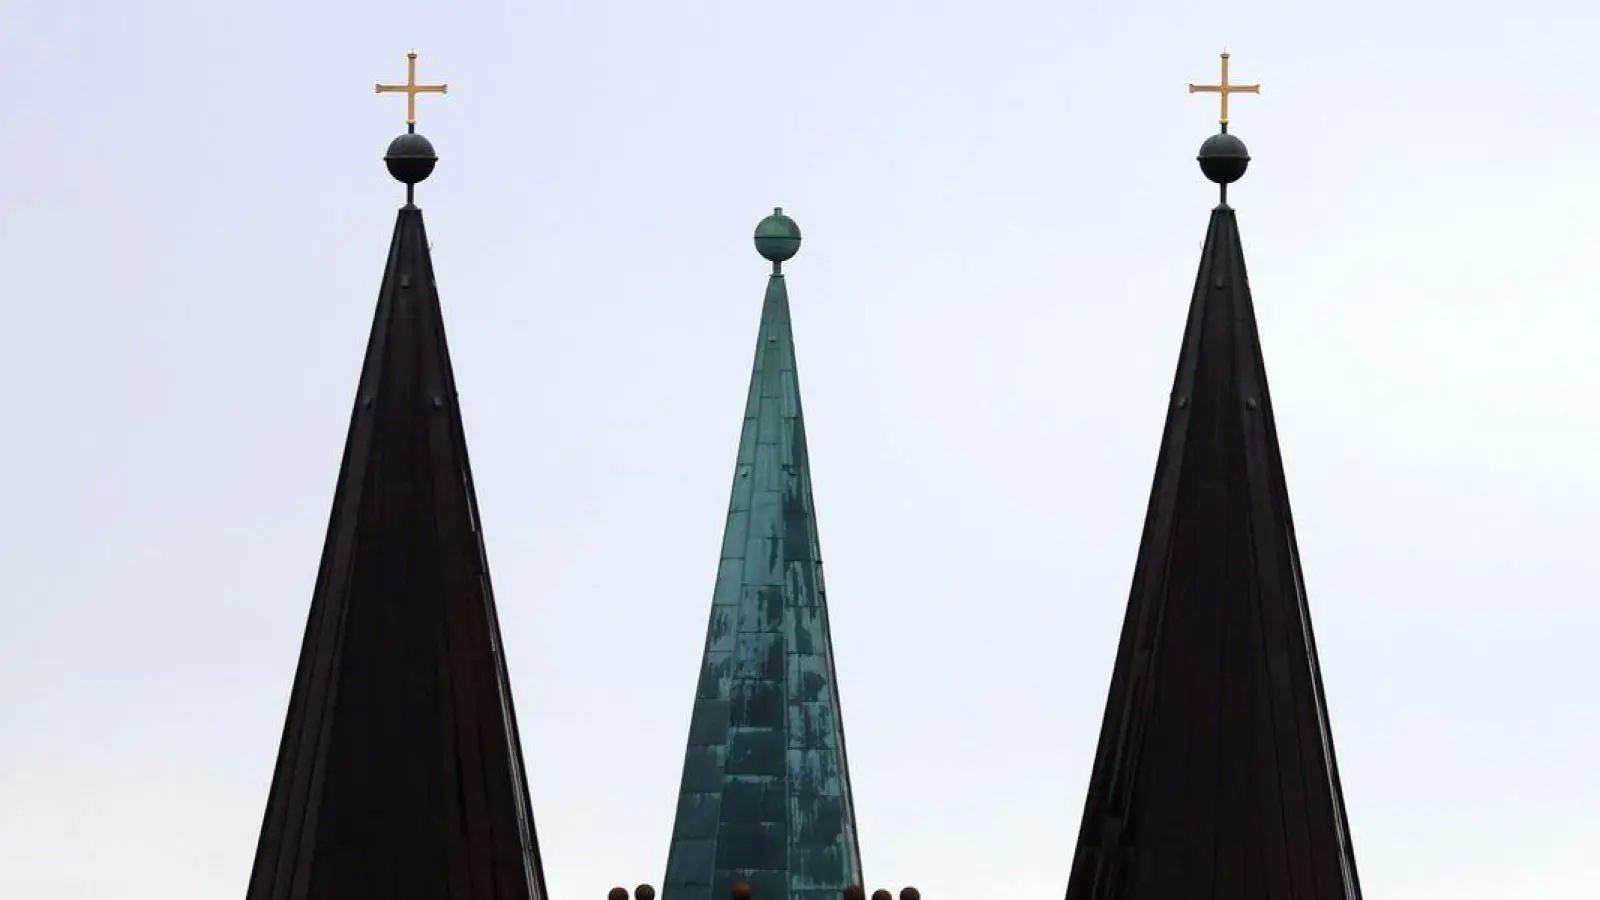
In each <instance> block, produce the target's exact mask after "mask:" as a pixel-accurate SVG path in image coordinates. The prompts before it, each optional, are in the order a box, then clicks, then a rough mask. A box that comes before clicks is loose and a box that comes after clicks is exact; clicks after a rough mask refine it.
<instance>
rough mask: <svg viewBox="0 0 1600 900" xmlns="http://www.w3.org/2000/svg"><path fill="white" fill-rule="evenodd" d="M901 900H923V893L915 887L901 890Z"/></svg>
mask: <svg viewBox="0 0 1600 900" xmlns="http://www.w3.org/2000/svg"><path fill="white" fill-rule="evenodd" d="M900 900H922V892H921V891H919V890H917V889H916V888H914V887H904V888H901V889H900Z"/></svg>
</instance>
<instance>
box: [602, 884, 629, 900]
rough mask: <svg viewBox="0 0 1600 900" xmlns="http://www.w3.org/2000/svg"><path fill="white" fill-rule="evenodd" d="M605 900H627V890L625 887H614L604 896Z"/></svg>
mask: <svg viewBox="0 0 1600 900" xmlns="http://www.w3.org/2000/svg"><path fill="white" fill-rule="evenodd" d="M606 900H628V889H627V888H625V887H614V888H612V889H611V891H610V893H608V894H606Z"/></svg>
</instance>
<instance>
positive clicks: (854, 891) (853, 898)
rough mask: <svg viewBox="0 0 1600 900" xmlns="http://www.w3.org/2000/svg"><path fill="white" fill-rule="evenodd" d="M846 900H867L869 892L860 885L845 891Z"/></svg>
mask: <svg viewBox="0 0 1600 900" xmlns="http://www.w3.org/2000/svg"><path fill="white" fill-rule="evenodd" d="M844 900H867V891H866V889H865V888H863V887H862V886H861V885H859V884H852V885H850V886H849V887H847V888H845V889H844Z"/></svg>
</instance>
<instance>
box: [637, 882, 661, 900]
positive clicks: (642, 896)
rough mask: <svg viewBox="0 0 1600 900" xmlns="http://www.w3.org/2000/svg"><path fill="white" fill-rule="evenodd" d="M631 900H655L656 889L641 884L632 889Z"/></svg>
mask: <svg viewBox="0 0 1600 900" xmlns="http://www.w3.org/2000/svg"><path fill="white" fill-rule="evenodd" d="M633 900H656V889H655V888H653V887H651V886H650V885H648V884H641V885H639V886H638V887H636V888H634V889H633Z"/></svg>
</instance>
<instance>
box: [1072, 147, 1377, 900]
mask: <svg viewBox="0 0 1600 900" xmlns="http://www.w3.org/2000/svg"><path fill="white" fill-rule="evenodd" d="M1202 161H1203V162H1204V161H1205V160H1204V159H1203V160H1202ZM1239 168H1240V172H1241V173H1242V166H1241V167H1239ZM1066 896H1067V900H1291V898H1292V900H1360V897H1361V888H1360V883H1359V881H1358V879H1357V875H1356V867H1355V854H1354V850H1353V848H1352V845H1351V840H1350V834H1349V829H1348V824H1347V821H1346V816H1345V809H1344V798H1343V791H1342V788H1341V785H1340V782H1339V774H1338V765H1337V762H1336V760H1335V757H1334V750H1333V739H1332V735H1331V731H1330V729H1329V724H1328V714H1327V708H1326V701H1325V698H1324V694H1323V688H1322V678H1321V673H1320V668H1319V666H1318V662H1317V653H1316V642H1315V640H1314V638H1313V636H1312V628H1311V617H1310V611H1309V608H1308V606H1307V603H1306V594H1305V585H1304V581H1303V578H1302V574H1301V570H1300V559H1299V551H1298V548H1297V546H1296V543H1295V537H1294V526H1293V522H1292V519H1291V516H1290V510H1289V495H1288V488H1287V485H1286V481H1285V478H1284V471H1283V459H1282V456H1281V453H1280V449H1279V446H1278V438H1277V429H1276V424H1275V422H1274V419H1273V412H1272V403H1271V399H1270V397H1269V395H1268V391H1267V377H1266V368H1265V364H1264V362H1263V359H1262V353H1261V341H1260V335H1259V334H1258V332H1257V328H1256V318H1255V310H1254V306H1253V304H1252V300H1251V296H1250V286H1249V281H1248V278H1247V275H1246V271H1245V264H1244V252H1243V248H1242V246H1241V243H1240V241H1239V232H1238V223H1237V221H1236V218H1235V215H1234V211H1233V210H1232V209H1231V208H1229V207H1228V206H1227V205H1226V204H1223V205H1220V206H1218V207H1217V208H1216V209H1215V210H1214V211H1213V212H1212V213H1211V222H1210V226H1209V228H1208V231H1207V234H1206V243H1205V249H1204V251H1203V254H1202V257H1201V262H1200V271H1199V274H1198V277H1197V279H1196V282H1195V288H1194V297H1193V300H1192V301H1191V303H1190V306H1189V318H1188V324H1187V326H1186V328H1185V330H1184V337H1183V347H1182V351H1181V352H1180V354H1179V357H1178V368H1177V374H1176V377H1175V379H1174V384H1173V390H1172V396H1171V405H1170V408H1169V411H1168V415H1167V424H1166V429H1165V432H1164V434H1163V437H1162V443H1161V451H1160V455H1159V457H1158V458H1157V461H1156V472H1155V480H1154V484H1153V486H1152V488H1151V493H1150V504H1149V510H1148V513H1147V516H1146V520H1145V527H1144V535H1143V538H1142V540H1141V543H1140V547H1139V556H1138V561H1137V563H1136V565H1135V569H1134V578H1133V588H1132V592H1131V595H1130V598H1129V601H1128V611H1127V616H1126V618H1125V620H1124V623H1123V628H1122V639H1121V645H1120V646H1119V648H1118V650H1117V657H1116V663H1115V667H1114V669H1113V672H1112V677H1111V687H1110V691H1109V697H1108V699H1107V702H1106V711H1105V717H1104V722H1103V725H1102V730H1101V734H1100V742H1099V747H1098V750H1097V753H1096V756H1095V763H1094V769H1093V773H1092V775H1091V778H1090V782H1089V790H1088V796H1087V799H1086V801H1085V804H1084V812H1083V824H1082V827H1081V830H1080V832H1079V836H1078V844H1077V850H1076V854H1075V857H1074V860H1073V865H1072V873H1071V876H1070V880H1069V883H1068V887H1067V894H1066Z"/></svg>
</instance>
